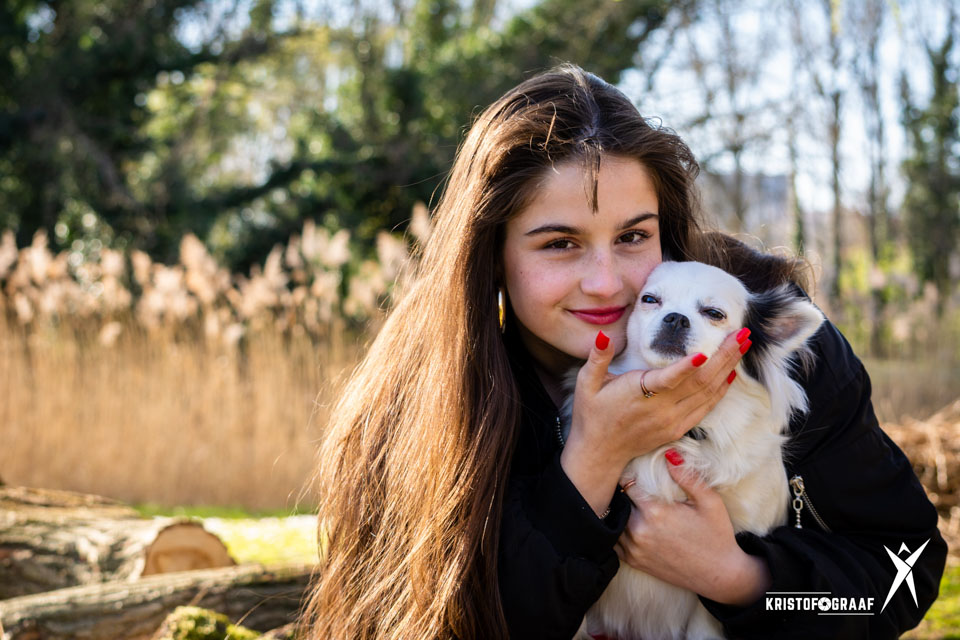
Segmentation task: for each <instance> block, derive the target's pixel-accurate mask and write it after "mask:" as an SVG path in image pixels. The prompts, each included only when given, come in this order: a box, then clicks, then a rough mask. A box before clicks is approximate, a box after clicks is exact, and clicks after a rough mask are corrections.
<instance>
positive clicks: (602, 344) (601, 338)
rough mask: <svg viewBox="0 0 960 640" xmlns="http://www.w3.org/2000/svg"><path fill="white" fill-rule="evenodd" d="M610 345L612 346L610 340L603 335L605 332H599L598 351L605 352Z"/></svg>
mask: <svg viewBox="0 0 960 640" xmlns="http://www.w3.org/2000/svg"><path fill="white" fill-rule="evenodd" d="M608 344H610V338H608V337H607V336H605V335H603V331H598V332H597V349H600V351H603V350H604V349H606V348H607V345H608Z"/></svg>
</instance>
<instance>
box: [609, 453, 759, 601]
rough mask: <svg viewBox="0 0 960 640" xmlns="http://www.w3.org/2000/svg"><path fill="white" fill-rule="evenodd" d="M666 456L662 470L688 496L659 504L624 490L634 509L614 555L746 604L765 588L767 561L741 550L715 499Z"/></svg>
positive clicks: (670, 579)
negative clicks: (684, 500) (668, 473)
mask: <svg viewBox="0 0 960 640" xmlns="http://www.w3.org/2000/svg"><path fill="white" fill-rule="evenodd" d="M671 451H672V452H673V453H672V456H671V457H672V458H673V460H671V464H668V465H667V467H668V469H669V471H670V475H671V476H672V477H673V479H674V481H675V482H676V483H677V484H678V485H680V488H681V489H683V491H684V493H686V494H687V500H686V502H675V503H670V502H664V501H662V500H658V499H655V498H649V497H646V496H644V495H642V493H639V492H631V491H630V490H628V491H627V495H629V496H630V499H631V500H632V501H633V503H634V507H633V509H631V512H630V521H629V522H628V523H627V528H626V530H625V531H624V532H623V535H622V536H620V540H619V542H618V543H617V545H616V547H615V549H616V551H617V555H619V556H620V560H621V561H623V562H626V563H627V564H628V565H630V566H631V567H633V568H634V569H638V570H640V571H643V572H644V573H648V574H650V575H652V576H655V577H657V578H660V579H661V580H663V581H665V582H669V583H671V584H675V585H677V586H679V587H683V588H685V589H689V590H691V591H693V592H694V593H698V594H700V595H702V596H705V597H707V598H710V599H711V600H716V601H717V602H721V603H724V604H732V605H737V606H746V605H749V604H750V603H752V602H754V601H755V600H756V599H757V598H759V597H760V596H761V595H763V593H764V592H765V591H766V590H767V589H768V588H769V587H770V584H771V578H770V571H769V569H768V567H767V565H766V562H765V561H764V560H763V559H761V558H759V557H757V556H752V555H750V554H748V553H746V552H744V551H743V550H742V549H741V548H740V546H739V545H738V544H737V541H736V538H734V533H733V525H732V524H731V522H730V516H729V514H728V513H727V509H726V507H725V506H724V505H723V501H722V500H721V499H720V496H719V495H718V494H717V492H716V491H714V490H713V489H711V488H710V487H708V486H707V485H705V484H703V482H702V481H701V480H700V478H698V477H697V476H696V475H695V474H693V473H685V472H684V471H683V467H682V466H674V464H675V463H681V464H682V460H683V459H682V458H680V457H679V456H678V454H677V453H676V452H675V451H673V450H671ZM668 455H670V454H669V453H668ZM669 459H670V458H668V460H669ZM631 494H632V495H631Z"/></svg>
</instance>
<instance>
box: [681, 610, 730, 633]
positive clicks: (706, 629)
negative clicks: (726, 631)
mask: <svg viewBox="0 0 960 640" xmlns="http://www.w3.org/2000/svg"><path fill="white" fill-rule="evenodd" d="M723 638H724V635H723V627H722V626H721V625H720V623H719V622H718V621H717V619H716V618H714V617H713V616H712V615H710V612H708V611H707V610H706V609H705V608H704V607H703V605H702V604H700V603H699V602H698V603H697V608H696V610H695V611H694V612H693V615H691V616H690V623H689V624H688V625H687V640H723Z"/></svg>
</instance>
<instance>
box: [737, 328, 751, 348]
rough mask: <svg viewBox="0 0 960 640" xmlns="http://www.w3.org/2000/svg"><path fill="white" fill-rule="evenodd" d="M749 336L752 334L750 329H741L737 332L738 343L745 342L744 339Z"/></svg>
mask: <svg viewBox="0 0 960 640" xmlns="http://www.w3.org/2000/svg"><path fill="white" fill-rule="evenodd" d="M749 336H750V329H747V328H746V327H744V328H743V329H740V332H739V333H737V344H743V341H744V340H746V339H747V338H748V337H749Z"/></svg>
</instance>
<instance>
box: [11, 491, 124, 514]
mask: <svg viewBox="0 0 960 640" xmlns="http://www.w3.org/2000/svg"><path fill="white" fill-rule="evenodd" d="M0 513H3V514H4V515H5V516H8V517H11V518H15V519H17V520H18V521H26V520H34V519H43V520H77V519H79V520H89V519H91V518H139V517H140V514H138V513H137V512H136V511H135V510H134V509H132V508H130V507H129V506H127V505H125V504H124V503H122V502H119V501H117V500H113V499H111V498H106V497H104V496H98V495H93V494H89V493H77V492H75V491H62V490H60V489H38V488H35V487H10V486H6V485H2V484H0Z"/></svg>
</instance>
